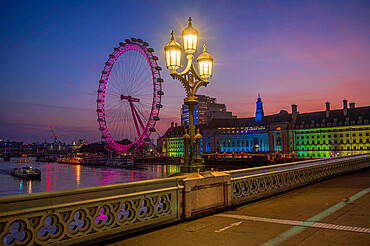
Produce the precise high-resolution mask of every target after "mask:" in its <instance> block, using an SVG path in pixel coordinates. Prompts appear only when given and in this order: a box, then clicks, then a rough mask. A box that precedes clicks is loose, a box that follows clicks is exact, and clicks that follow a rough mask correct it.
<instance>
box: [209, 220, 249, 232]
mask: <svg viewBox="0 0 370 246" xmlns="http://www.w3.org/2000/svg"><path fill="white" fill-rule="evenodd" d="M242 222H243V221H239V222H236V223H233V224H231V225H229V226H226V227H224V228H222V229H220V230H217V231H215V232H222V231H224V230H227V229H229V228H231V227H233V226H238V225H240V224H241V223H242Z"/></svg>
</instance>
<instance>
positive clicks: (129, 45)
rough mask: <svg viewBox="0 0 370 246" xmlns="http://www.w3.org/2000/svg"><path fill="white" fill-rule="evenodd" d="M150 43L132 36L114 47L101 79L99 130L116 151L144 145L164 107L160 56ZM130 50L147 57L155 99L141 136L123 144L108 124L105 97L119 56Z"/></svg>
mask: <svg viewBox="0 0 370 246" xmlns="http://www.w3.org/2000/svg"><path fill="white" fill-rule="evenodd" d="M147 46H148V44H147V43H146V42H143V41H142V40H141V39H135V38H132V39H131V40H128V39H126V42H125V43H120V45H119V47H118V48H114V52H113V53H112V54H110V55H109V59H108V61H107V62H106V63H105V66H104V69H103V71H102V74H101V78H100V80H99V89H98V98H97V113H98V122H99V130H100V131H101V133H102V138H104V139H105V141H106V143H107V145H108V146H109V147H110V148H112V149H113V150H116V151H121V152H126V151H127V150H128V149H129V148H130V147H131V146H134V145H138V146H141V145H143V144H144V143H145V142H146V141H147V139H149V136H150V134H151V132H152V129H154V127H155V125H156V122H157V121H158V120H159V117H158V115H159V111H160V108H161V107H162V105H161V95H163V92H162V82H163V79H162V78H161V76H160V70H161V68H160V67H159V66H158V64H157V62H156V60H158V57H156V56H154V55H153V52H154V50H153V49H151V48H147ZM128 51H137V52H139V53H140V54H141V55H143V57H144V58H145V59H146V61H147V63H148V65H149V68H150V71H151V75H152V81H153V99H152V106H151V111H150V115H149V117H148V120H147V122H146V123H145V129H143V131H142V132H141V134H140V136H138V138H137V139H135V140H134V141H133V142H132V143H130V144H121V143H118V142H116V141H115V140H114V139H113V137H112V135H111V133H110V131H109V129H108V126H107V122H106V112H105V99H106V95H105V94H106V86H107V84H108V81H109V76H110V73H111V71H112V68H113V66H114V64H115V63H116V61H117V60H118V59H119V57H120V56H121V55H122V54H124V53H125V52H128Z"/></svg>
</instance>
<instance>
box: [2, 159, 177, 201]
mask: <svg viewBox="0 0 370 246" xmlns="http://www.w3.org/2000/svg"><path fill="white" fill-rule="evenodd" d="M24 166H32V167H33V168H38V169H40V171H41V180H27V179H22V178H19V177H14V176H11V175H10V172H11V171H12V170H13V169H14V168H20V167H24ZM140 167H141V168H143V169H136V170H128V169H124V168H113V167H104V166H95V167H94V166H83V165H75V164H73V165H72V164H58V163H55V162H50V163H47V162H36V160H35V158H13V159H12V160H10V161H7V162H5V161H0V196H10V195H21V194H31V193H37V192H45V191H55V190H66V189H75V188H82V187H90V186H98V185H109V184H117V183H125V182H132V181H139V180H147V179H157V178H163V177H166V176H168V175H170V174H172V173H176V172H179V171H180V166H178V165H155V164H144V165H140Z"/></svg>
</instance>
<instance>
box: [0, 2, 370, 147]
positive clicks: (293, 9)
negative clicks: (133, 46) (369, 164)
mask: <svg viewBox="0 0 370 246" xmlns="http://www.w3.org/2000/svg"><path fill="white" fill-rule="evenodd" d="M0 6H1V9H2V13H1V15H0V42H1V45H0V55H1V60H0V95H1V97H0V102H1V108H0V139H3V140H6V139H9V140H11V141H25V142H28V143H31V142H36V141H38V142H43V141H44V140H45V139H46V141H48V142H52V140H53V137H52V135H51V133H50V129H49V124H52V125H53V127H54V130H55V132H56V134H58V137H59V139H60V140H61V141H64V142H67V143H70V142H71V141H75V140H78V139H79V138H87V139H88V140H89V141H99V140H100V135H101V134H100V132H99V130H98V123H97V121H96V118H97V116H96V96H97V92H96V91H97V88H98V80H99V79H100V75H101V71H102V69H103V68H104V63H105V62H106V60H107V59H108V55H109V54H110V53H112V51H113V48H114V47H117V46H118V43H119V42H121V41H124V40H125V39H127V38H131V37H136V38H142V39H143V40H144V41H147V42H148V43H149V44H150V47H153V48H154V50H155V55H157V56H158V57H159V59H160V61H159V63H160V66H161V67H162V69H163V70H162V73H161V75H162V78H163V79H164V80H165V82H164V83H163V91H164V92H165V95H164V96H163V100H162V102H163V109H162V110H161V112H160V118H161V121H159V123H158V124H157V129H158V131H159V133H160V134H164V132H165V131H166V129H167V128H168V127H169V125H170V122H171V121H174V122H178V123H179V122H180V108H181V105H182V103H183V98H184V95H185V92H184V89H183V87H182V86H181V84H180V83H179V82H178V81H175V80H172V78H171V77H170V76H169V73H170V71H169V70H167V69H166V66H165V60H164V51H163V47H164V45H165V44H166V43H168V42H169V41H170V37H171V36H170V33H171V31H172V30H174V31H175V33H177V34H178V39H177V40H178V42H180V43H181V41H180V40H181V39H180V38H179V36H180V34H181V32H182V30H183V29H184V28H185V27H186V25H187V19H188V17H189V16H191V17H192V18H193V26H194V27H195V28H196V29H197V30H198V31H199V35H200V36H199V43H198V46H201V45H202V44H203V43H206V44H207V46H208V48H207V50H208V52H209V53H210V54H211V55H212V56H213V57H214V61H215V63H214V74H213V77H212V78H211V79H210V83H209V85H208V87H206V88H204V87H202V88H201V89H200V90H199V93H200V94H205V95H208V96H211V97H216V98H217V101H218V102H219V103H225V104H226V106H227V109H228V111H232V112H233V114H234V115H237V116H238V117H239V118H241V117H251V116H254V112H255V101H256V99H257V95H258V93H260V94H261V98H262V101H263V102H264V111H265V115H268V114H274V113H278V112H279V111H280V110H281V109H283V110H287V111H288V112H291V104H297V105H298V111H299V112H310V111H318V110H324V109H325V102H326V101H329V102H330V103H331V107H332V108H333V109H338V108H341V107H342V100H343V99H347V100H348V102H355V103H356V107H360V106H369V105H370V96H369V95H370V28H369V27H370V14H369V13H370V1H230V0H228V1H217V0H213V1H199V0H198V1H125V0H121V1H2V2H1V3H0ZM198 50H201V49H198ZM199 54H200V52H199V51H198V53H197V54H195V57H197V56H198V55H199ZM183 64H185V63H183ZM154 136H155V135H154Z"/></svg>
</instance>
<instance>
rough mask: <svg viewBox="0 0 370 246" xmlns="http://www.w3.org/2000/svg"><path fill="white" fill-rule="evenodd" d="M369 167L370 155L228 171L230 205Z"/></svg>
mask: <svg viewBox="0 0 370 246" xmlns="http://www.w3.org/2000/svg"><path fill="white" fill-rule="evenodd" d="M368 166H370V155H369V154H366V155H354V156H343V157H335V158H329V159H320V160H309V161H301V162H294V163H288V164H280V165H273V166H266V167H257V168H248V169H240V170H234V171H229V172H228V173H229V174H230V175H231V189H232V191H231V194H232V205H238V204H242V203H246V202H250V201H253V200H257V199H261V198H263V197H266V196H271V195H274V194H277V193H280V192H282V191H286V190H289V189H293V188H296V187H300V186H303V185H306V184H309V183H313V182H317V181H319V180H322V179H326V178H330V177H333V176H337V175H340V174H343V173H346V172H351V171H355V170H359V169H361V168H365V167H368Z"/></svg>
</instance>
